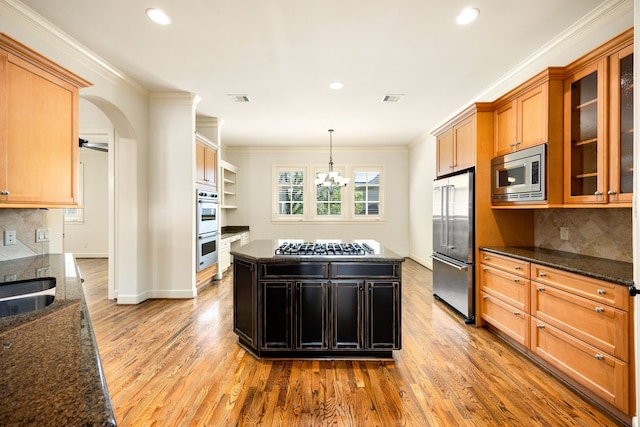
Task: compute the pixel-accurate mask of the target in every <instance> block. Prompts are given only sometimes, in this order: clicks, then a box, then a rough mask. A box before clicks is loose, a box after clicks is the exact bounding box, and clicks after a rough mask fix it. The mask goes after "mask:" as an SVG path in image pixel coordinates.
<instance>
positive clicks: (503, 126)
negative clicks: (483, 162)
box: [493, 101, 517, 156]
mask: <svg viewBox="0 0 640 427" xmlns="http://www.w3.org/2000/svg"><path fill="white" fill-rule="evenodd" d="M516 116H517V103H516V101H512V102H509V103H508V104H505V105H503V106H502V107H500V108H498V109H497V110H496V111H495V112H494V116H493V117H494V127H495V136H494V149H493V152H494V156H501V155H503V154H507V153H510V152H511V151H514V150H515V148H516V147H515V143H516V141H517V133H516Z"/></svg>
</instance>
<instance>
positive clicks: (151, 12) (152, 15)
mask: <svg viewBox="0 0 640 427" xmlns="http://www.w3.org/2000/svg"><path fill="white" fill-rule="evenodd" d="M147 16H148V17H149V19H151V20H152V21H153V22H155V23H156V24H160V25H169V24H170V23H171V19H169V17H168V16H167V14H166V13H164V12H163V11H162V10H160V9H153V8H150V9H147Z"/></svg>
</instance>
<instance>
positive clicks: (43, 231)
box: [36, 228, 49, 243]
mask: <svg viewBox="0 0 640 427" xmlns="http://www.w3.org/2000/svg"><path fill="white" fill-rule="evenodd" d="M48 241H49V229H48V228H38V229H36V243H42V242H48Z"/></svg>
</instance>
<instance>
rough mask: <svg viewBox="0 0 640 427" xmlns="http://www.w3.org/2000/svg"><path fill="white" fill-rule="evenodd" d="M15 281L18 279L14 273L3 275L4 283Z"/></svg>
mask: <svg viewBox="0 0 640 427" xmlns="http://www.w3.org/2000/svg"><path fill="white" fill-rule="evenodd" d="M17 279H18V275H17V274H16V273H13V274H5V275H4V281H5V282H15V281H16V280H17Z"/></svg>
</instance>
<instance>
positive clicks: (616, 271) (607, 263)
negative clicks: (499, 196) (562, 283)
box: [480, 246, 633, 286]
mask: <svg viewBox="0 0 640 427" xmlns="http://www.w3.org/2000/svg"><path fill="white" fill-rule="evenodd" d="M480 249H482V250H485V251H487V252H493V253H496V254H499V255H507V256H510V257H513V258H517V259H521V260H523V261H529V262H534V263H536V264H541V265H545V266H547V267H553V268H557V269H559V270H564V271H568V272H571V273H577V274H582V275H583V276H587V277H592V278H594V279H600V280H605V281H607V282H611V283H616V284H619V285H624V286H631V285H633V264H632V263H630V262H623V261H614V260H610V259H605V258H597V257H593V256H587V255H580V254H574V253H571V252H563V251H557V250H553V249H546V248H537V247H519V246H517V247H516V246H500V247H495V246H489V247H481V248H480Z"/></svg>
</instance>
